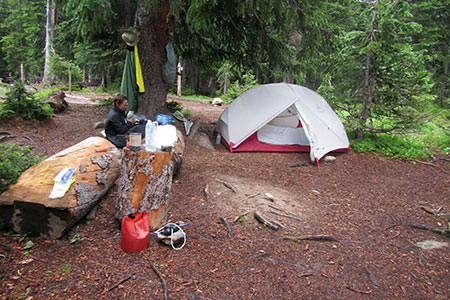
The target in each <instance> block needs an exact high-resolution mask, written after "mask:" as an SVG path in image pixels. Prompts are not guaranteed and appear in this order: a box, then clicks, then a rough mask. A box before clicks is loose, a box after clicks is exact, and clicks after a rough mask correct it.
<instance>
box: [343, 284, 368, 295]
mask: <svg viewBox="0 0 450 300" xmlns="http://www.w3.org/2000/svg"><path fill="white" fill-rule="evenodd" d="M347 289H349V290H350V291H353V292H357V293H360V294H365V295H367V294H370V293H372V291H371V290H368V291H360V290H357V289H354V288H352V287H350V286H347Z"/></svg>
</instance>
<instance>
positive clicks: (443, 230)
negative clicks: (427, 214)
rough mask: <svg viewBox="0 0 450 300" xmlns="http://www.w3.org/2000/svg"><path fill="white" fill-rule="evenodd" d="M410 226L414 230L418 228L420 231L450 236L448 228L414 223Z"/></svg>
mask: <svg viewBox="0 0 450 300" xmlns="http://www.w3.org/2000/svg"><path fill="white" fill-rule="evenodd" d="M409 226H410V227H413V228H418V229H424V230H430V231H432V232H436V233H439V234H443V235H446V236H447V235H450V229H448V228H446V227H437V226H433V225H428V224H422V223H412V224H409Z"/></svg>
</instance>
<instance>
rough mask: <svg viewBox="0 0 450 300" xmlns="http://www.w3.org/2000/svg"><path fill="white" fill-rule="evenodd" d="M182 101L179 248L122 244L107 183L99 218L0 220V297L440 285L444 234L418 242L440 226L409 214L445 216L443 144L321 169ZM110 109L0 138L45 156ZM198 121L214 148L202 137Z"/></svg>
mask: <svg viewBox="0 0 450 300" xmlns="http://www.w3.org/2000/svg"><path fill="white" fill-rule="evenodd" d="M184 106H185V108H189V109H190V110H191V111H192V112H193V116H192V118H193V119H194V120H196V121H198V122H201V123H202V126H201V129H200V131H199V132H198V133H197V134H196V135H195V136H194V137H187V138H186V148H185V151H184V154H183V163H182V166H181V169H180V171H179V173H178V174H177V175H176V177H175V179H174V183H173V185H172V194H171V205H170V208H169V220H170V221H172V222H182V223H189V225H188V226H185V227H183V228H184V230H185V231H186V234H187V242H186V245H185V246H184V248H182V249H181V250H178V251H175V250H173V249H172V248H170V247H169V246H166V245H163V244H160V243H158V242H156V241H154V240H151V241H150V244H149V247H148V249H146V250H145V251H143V252H140V253H134V254H130V253H125V252H123V251H122V250H121V248H120V230H119V229H118V228H117V226H116V224H115V220H114V215H115V195H116V192H117V186H114V187H113V188H112V189H111V190H110V191H109V193H108V194H107V195H106V196H105V197H104V199H103V200H102V201H101V203H100V204H99V208H98V211H97V215H96V217H95V219H93V220H89V221H88V220H82V221H81V222H79V223H78V224H76V225H75V226H74V227H73V228H72V229H71V230H70V231H69V232H68V233H67V234H66V235H65V236H64V237H63V238H61V239H60V240H56V241H52V240H46V239H43V238H38V237H28V236H23V235H16V234H14V233H12V232H9V231H7V230H4V231H2V232H0V298H1V299H19V298H22V299H47V298H55V299H62V298H64V299H163V298H164V294H165V293H164V292H165V289H164V288H166V289H167V290H166V294H167V297H168V298H169V299H301V298H302V299H303V298H305V299H355V298H358V299H359V298H363V299H364V298H370V299H386V298H387V299H393V298H402V299H449V298H450V291H449V282H450V276H449V266H450V253H449V250H448V247H447V248H445V247H444V248H439V249H431V250H424V249H422V248H420V247H418V246H417V245H416V243H417V242H421V241H426V240H434V241H438V242H443V243H448V242H449V238H448V237H446V236H444V235H441V234H438V233H435V232H432V231H430V230H423V229H418V228H414V227H411V226H410V225H411V224H412V223H422V224H428V225H432V226H441V227H442V226H447V220H446V219H445V218H446V217H448V216H449V212H450V207H449V204H450V203H449V199H450V197H449V196H450V195H449V186H450V185H449V179H450V177H449V174H450V172H449V165H448V157H443V156H436V159H435V160H434V161H432V162H427V164H425V163H416V164H412V163H410V162H405V161H399V160H391V159H380V158H377V157H374V156H372V155H367V154H357V153H344V154H339V155H336V158H337V159H336V161H335V162H334V163H325V162H322V163H321V169H320V172H319V171H318V169H317V166H314V165H309V164H307V163H308V160H309V155H308V154H306V153H290V154H282V153H233V154H230V153H229V152H228V150H226V149H225V148H224V147H223V146H222V145H216V144H215V143H214V140H215V139H214V136H213V131H214V124H213V122H215V121H216V120H217V118H218V116H219V115H220V112H221V111H222V110H223V107H213V106H211V105H209V104H199V103H193V102H184ZM107 110H108V108H102V107H97V106H93V105H81V104H73V103H72V104H70V106H69V108H68V109H67V111H65V112H63V113H61V114H58V115H55V116H54V117H53V118H52V120H51V121H50V122H48V123H34V122H30V121H21V120H10V121H1V123H0V132H2V133H1V135H0V138H2V137H5V136H6V138H3V139H2V140H1V143H2V144H4V143H7V142H18V143H20V144H21V145H30V146H32V148H33V151H34V153H35V154H37V155H41V156H43V155H45V156H50V155H52V154H55V153H56V152H58V151H61V150H63V149H65V148H67V147H69V146H72V145H73V144H75V143H78V142H80V141H81V140H83V139H85V138H87V137H89V136H92V135H98V132H99V129H94V128H93V124H94V123H95V122H97V121H102V120H103V118H104V117H105V116H106V113H107ZM5 132H7V134H6V133H5ZM202 132H203V133H206V134H207V135H208V136H209V137H210V140H211V141H212V143H213V146H214V148H215V150H214V151H211V150H208V149H206V148H204V147H201V146H199V144H198V142H197V139H198V136H199V135H200V134H201V133H202ZM230 187H233V188H230ZM268 194H270V195H268ZM255 211H259V212H260V213H261V214H262V216H264V217H265V218H267V219H268V220H271V221H274V222H275V223H277V224H279V225H280V226H281V228H280V229H279V230H273V229H271V228H269V227H268V226H265V225H262V224H261V223H259V222H258V221H257V220H256V219H255V218H254V212H255ZM308 236H312V239H308ZM317 236H319V239H318V240H317V239H316V240H314V237H316V238H317ZM298 237H300V238H298ZM302 237H303V238H302ZM309 238H311V237H309ZM71 240H72V241H73V243H70V241H71ZM29 241H32V242H33V245H32V246H31V247H30V248H29V249H24V248H26V247H25V246H26V245H27V242H29ZM28 245H30V244H28ZM158 275H161V278H162V279H164V285H163V283H162V282H163V281H162V280H161V278H160V277H158Z"/></svg>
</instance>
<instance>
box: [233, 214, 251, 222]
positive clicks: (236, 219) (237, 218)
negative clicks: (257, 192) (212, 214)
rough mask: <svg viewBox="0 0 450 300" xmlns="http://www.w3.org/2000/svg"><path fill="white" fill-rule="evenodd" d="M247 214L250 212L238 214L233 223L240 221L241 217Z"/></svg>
mask: <svg viewBox="0 0 450 300" xmlns="http://www.w3.org/2000/svg"><path fill="white" fill-rule="evenodd" d="M246 215H248V212H245V213H243V214H242V215H239V216H237V217H236V218H234V220H233V223H236V222H238V221H240V220H241V218H243V217H245V216H246Z"/></svg>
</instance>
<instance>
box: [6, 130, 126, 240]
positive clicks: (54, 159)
mask: <svg viewBox="0 0 450 300" xmlns="http://www.w3.org/2000/svg"><path fill="white" fill-rule="evenodd" d="M119 157H120V152H119V150H118V149H117V148H116V147H115V146H114V145H113V144H111V143H110V142H109V141H108V140H106V139H105V138H103V137H91V138H88V139H86V140H84V141H82V142H80V143H78V144H76V145H74V146H72V147H69V148H67V149H65V150H63V151H61V152H59V153H57V154H55V155H53V156H51V157H49V158H47V159H46V160H44V161H42V162H41V163H39V164H37V165H34V166H33V167H31V168H30V169H28V170H27V171H25V172H24V173H23V174H22V175H21V176H20V177H19V180H18V181H17V183H16V184H14V185H12V186H11V187H10V188H9V189H8V190H7V191H5V192H3V193H2V194H1V196H0V218H2V219H3V220H4V221H5V222H6V223H7V224H8V225H9V226H10V227H11V228H12V229H14V230H15V231H16V232H19V233H31V235H35V236H42V237H45V238H50V239H57V238H60V237H61V236H62V235H63V234H64V232H65V231H66V230H68V229H69V228H70V227H71V226H72V225H73V224H75V223H76V222H77V221H79V220H80V219H81V218H83V217H84V216H85V215H86V214H87V213H88V212H89V211H90V210H91V209H92V208H93V207H94V206H95V205H96V204H97V202H98V201H99V200H100V199H101V198H102V197H103V196H104V195H105V194H106V192H107V191H108V190H109V189H110V187H111V186H112V185H113V184H114V182H115V181H116V179H117V177H118V176H119ZM64 168H76V170H75V173H74V174H73V177H74V179H75V182H74V183H73V184H72V185H71V187H70V188H69V190H68V191H67V192H66V193H65V194H64V196H63V197H61V198H56V199H51V198H49V195H50V193H51V191H52V189H53V185H54V181H53V178H55V176H56V175H57V174H58V173H59V172H60V171H61V170H63V169H64Z"/></svg>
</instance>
